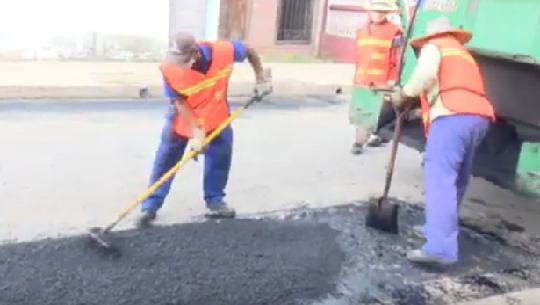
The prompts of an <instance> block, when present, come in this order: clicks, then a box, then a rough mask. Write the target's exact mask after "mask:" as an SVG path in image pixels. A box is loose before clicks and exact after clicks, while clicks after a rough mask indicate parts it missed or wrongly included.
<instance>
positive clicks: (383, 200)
mask: <svg viewBox="0 0 540 305" xmlns="http://www.w3.org/2000/svg"><path fill="white" fill-rule="evenodd" d="M398 216H399V205H398V204H395V203H393V202H392V201H391V200H389V199H388V198H387V197H381V196H378V197H375V196H373V197H371V198H370V199H369V207H368V212H367V214H366V222H365V225H366V226H367V227H369V228H373V229H376V230H379V231H382V232H385V233H390V234H398V233H399V221H398Z"/></svg>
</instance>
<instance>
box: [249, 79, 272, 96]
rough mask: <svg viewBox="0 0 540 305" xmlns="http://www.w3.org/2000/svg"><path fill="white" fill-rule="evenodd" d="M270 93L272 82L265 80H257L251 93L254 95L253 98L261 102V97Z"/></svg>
mask: <svg viewBox="0 0 540 305" xmlns="http://www.w3.org/2000/svg"><path fill="white" fill-rule="evenodd" d="M272 91H273V87H272V82H271V81H270V80H267V79H261V80H258V81H257V83H256V84H255V88H254V90H253V93H254V94H255V97H257V98H258V99H259V100H261V99H262V98H263V97H265V96H267V95H269V94H270V93H272Z"/></svg>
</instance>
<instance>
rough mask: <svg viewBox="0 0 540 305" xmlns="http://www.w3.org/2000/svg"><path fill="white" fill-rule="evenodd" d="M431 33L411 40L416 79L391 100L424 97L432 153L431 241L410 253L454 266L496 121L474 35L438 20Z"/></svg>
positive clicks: (426, 163)
mask: <svg viewBox="0 0 540 305" xmlns="http://www.w3.org/2000/svg"><path fill="white" fill-rule="evenodd" d="M426 32H427V33H426V34H425V35H422V36H418V37H415V38H413V39H411V42H410V43H411V46H412V47H413V48H415V50H417V51H418V50H419V52H420V53H419V57H418V62H417V66H416V67H415V70H414V71H413V74H412V75H411V78H410V79H409V81H408V82H407V84H405V85H404V86H403V88H402V89H401V88H396V89H395V90H394V92H393V93H392V94H391V95H390V98H391V101H392V102H393V103H394V105H395V106H397V107H405V108H406V104H407V103H410V98H412V97H418V96H419V97H420V106H421V107H420V108H421V115H422V121H423V124H424V129H425V133H426V136H427V142H426V148H425V152H424V155H423V176H424V200H425V225H424V226H422V227H421V228H419V227H416V228H415V231H416V232H415V233H417V234H418V235H420V236H421V237H423V238H425V239H426V242H425V244H424V245H423V246H422V248H421V249H418V250H412V251H410V252H409V253H408V256H407V257H408V259H409V260H410V261H411V262H415V263H429V264H432V263H436V264H451V263H454V262H456V261H457V259H458V207H459V204H460V203H461V201H462V200H463V196H464V195H465V191H466V189H467V185H468V184H469V179H470V176H471V171H472V163H473V157H474V154H475V151H476V149H477V147H478V146H479V144H480V142H481V141H482V140H483V139H484V137H485V135H486V132H487V131H488V128H489V126H490V125H491V122H492V121H493V120H494V118H495V114H494V110H493V106H492V104H491V102H490V101H489V100H488V99H487V97H486V93H485V89H484V83H483V80H482V75H481V74H480V69H479V67H478V65H477V63H476V61H475V59H474V58H473V57H472V56H471V54H470V53H469V51H468V50H467V49H466V48H465V47H464V44H465V43H467V42H468V41H469V40H470V39H471V37H472V34H471V33H470V32H468V31H465V30H462V29H458V28H452V27H451V26H450V24H449V22H448V21H447V20H446V19H440V20H436V21H432V22H431V23H430V24H429V25H428V28H427V31H426Z"/></svg>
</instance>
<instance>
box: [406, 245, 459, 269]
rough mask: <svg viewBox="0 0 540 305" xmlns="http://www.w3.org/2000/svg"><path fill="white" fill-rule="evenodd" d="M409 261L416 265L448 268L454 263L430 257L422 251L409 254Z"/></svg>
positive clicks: (412, 251) (418, 250)
mask: <svg viewBox="0 0 540 305" xmlns="http://www.w3.org/2000/svg"><path fill="white" fill-rule="evenodd" d="M407 260H409V262H411V263H414V264H424V265H439V266H448V265H451V264H453V263H455V262H454V261H451V260H448V259H444V258H440V257H437V256H433V255H429V254H427V253H426V252H424V250H422V249H417V250H411V251H409V252H408V253H407Z"/></svg>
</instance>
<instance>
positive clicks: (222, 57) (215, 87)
mask: <svg viewBox="0 0 540 305" xmlns="http://www.w3.org/2000/svg"><path fill="white" fill-rule="evenodd" d="M200 43H201V44H204V45H206V46H208V47H209V48H210V50H211V54H212V55H211V56H212V61H211V63H210V67H209V69H208V72H206V74H203V73H200V72H198V71H195V70H193V69H191V68H190V67H189V68H183V67H179V66H177V65H175V64H174V63H172V62H168V61H165V62H163V63H162V64H161V66H160V70H161V73H162V74H163V77H164V79H165V80H166V81H167V83H168V84H169V86H171V88H172V89H174V90H175V91H176V92H178V93H180V94H182V95H184V96H186V97H187V99H186V103H187V105H188V107H189V108H190V109H191V111H192V114H193V116H194V117H195V118H196V120H197V124H198V125H199V127H200V128H201V129H202V130H204V132H206V133H209V132H211V131H212V130H214V129H216V128H217V127H218V126H219V125H220V124H221V123H222V122H223V121H224V120H225V119H227V117H228V116H229V106H228V104H227V100H226V99H227V96H226V94H227V84H228V81H229V76H230V75H231V72H232V68H233V54H234V50H233V46H232V45H231V44H230V43H229V42H221V41H220V42H200ZM174 131H175V132H176V133H177V134H178V135H181V136H185V137H188V136H190V135H191V129H190V128H189V126H188V124H187V123H186V122H184V120H183V119H182V118H181V117H180V116H177V117H176V118H175V122H174Z"/></svg>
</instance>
